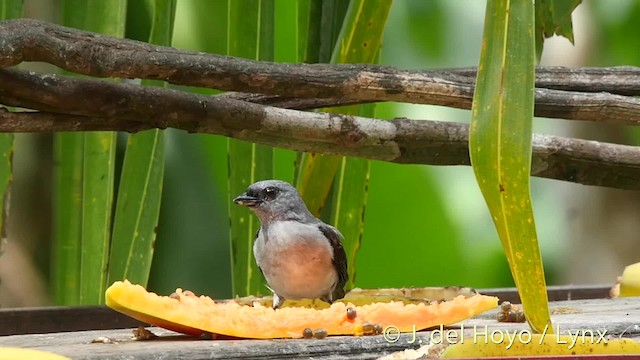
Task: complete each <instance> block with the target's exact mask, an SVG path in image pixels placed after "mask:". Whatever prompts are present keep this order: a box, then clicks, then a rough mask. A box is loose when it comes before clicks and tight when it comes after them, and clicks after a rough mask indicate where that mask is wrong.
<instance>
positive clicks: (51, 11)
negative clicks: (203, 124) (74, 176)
mask: <svg viewBox="0 0 640 360" xmlns="http://www.w3.org/2000/svg"><path fill="white" fill-rule="evenodd" d="M225 1H226V0H178V2H177V6H178V7H177V13H176V22H175V32H174V47H176V48H180V49H190V50H199V51H208V52H213V53H223V52H224V48H223V47H224V46H226V45H225V44H224V43H223V41H222V37H223V36H224V32H223V31H219V30H220V29H219V28H220V26H225V24H222V23H219V21H218V20H217V19H219V17H220V16H224V15H225V14H220V13H219V12H218V11H219V9H220V6H219V5H220V4H221V3H223V2H225ZM293 1H295V0H278V1H276V29H275V32H276V50H275V57H276V61H281V62H291V61H293V60H292V59H295V54H294V51H295V49H294V46H293V45H292V44H293V41H294V39H293V38H292V32H291V31H289V29H291V27H292V26H293V24H294V22H295V18H294V15H295V11H294V10H293V6H292V2H293ZM129 3H130V4H129V8H128V14H129V16H135V14H136V11H135V1H129ZM485 5H486V3H485V1H481V0H473V1H446V0H439V1H438V0H399V1H395V2H394V4H393V7H392V9H391V14H390V16H389V21H388V24H387V27H386V32H385V37H384V43H383V46H382V52H381V59H380V62H381V63H382V64H384V65H391V66H396V67H399V68H403V69H427V68H451V67H468V66H475V65H477V63H478V60H479V55H480V43H481V36H482V30H483V21H484V10H485ZM59 13H60V9H59V4H58V2H57V1H53V0H25V15H26V17H32V18H39V19H44V20H48V21H51V22H59ZM638 18H640V2H639V1H633V0H618V1H602V0H600V1H589V0H585V1H583V4H581V5H580V6H578V8H577V10H576V11H575V12H574V14H573V24H574V36H575V45H572V44H571V43H570V42H569V41H568V40H567V39H565V38H552V39H549V40H547V41H546V42H545V48H544V53H543V57H542V62H541V65H562V66H620V65H635V66H639V65H640V52H639V51H638V49H640V24H638V20H637V19H638ZM136 21H139V23H140V24H144V22H145V21H147V22H148V21H149V19H144V18H141V19H136ZM147 26H148V25H147ZM127 36H128V37H132V38H136V29H134V28H131V29H129V28H127ZM27 67H28V68H32V69H35V70H38V71H48V72H56V71H57V70H56V69H55V68H53V67H51V66H47V65H44V64H28V66H27ZM200 91H201V90H200ZM209 93H210V92H209ZM400 116H402V117H407V118H411V119H429V120H440V121H457V122H468V121H469V120H470V112H469V111H465V110H457V109H448V108H443V107H436V106H424V105H407V104H395V103H385V104H379V105H378V106H377V107H376V117H377V118H382V119H389V118H393V117H400ZM534 131H535V132H537V133H543V134H554V135H562V136H570V137H578V138H583V139H592V140H599V141H607V142H615V143H620V144H629V145H639V143H640V132H639V131H638V129H637V128H636V129H633V128H630V127H623V126H611V125H607V126H601V125H598V124H595V123H585V122H577V121H564V120H557V119H544V118H537V119H536V120H535V122H534ZM167 134H168V136H167V140H166V141H167V144H166V145H167V157H166V167H165V183H164V190H163V194H162V206H161V214H160V224H159V226H158V235H157V240H156V247H155V254H154V260H153V265H152V273H151V277H150V281H149V289H150V290H152V291H156V292H158V293H162V294H168V293H170V292H172V291H173V290H174V289H175V288H177V287H181V288H186V289H190V290H192V291H194V292H196V293H204V294H207V295H210V296H213V297H216V298H224V297H230V296H231V280H230V274H231V271H230V261H229V259H230V250H229V220H228V206H229V204H228V201H229V198H230V197H232V196H234V195H237V194H229V191H228V189H227V188H228V185H227V153H226V151H227V150H226V141H225V139H224V138H222V137H217V136H210V135H195V134H187V133H184V132H180V131H172V130H167ZM126 136H127V135H126V134H122V135H121V139H120V140H121V141H119V145H122V146H120V150H121V151H120V153H119V155H118V156H119V159H120V160H121V158H122V151H123V150H124V144H125V141H126ZM276 156H277V159H278V162H277V163H276V164H277V165H276V166H277V167H276V169H275V171H276V175H277V177H278V178H280V179H283V180H287V181H291V180H292V179H293V160H294V153H293V152H291V151H288V150H279V151H278V152H277V155H276ZM13 164H14V179H13V188H12V194H11V203H10V212H9V225H8V238H7V241H6V242H4V243H3V244H2V253H1V254H0V307H19V306H37V305H48V304H51V303H52V302H51V296H50V291H49V276H50V269H51V259H50V252H49V249H50V247H51V244H52V241H53V240H52V226H51V217H52V214H51V211H52V206H51V199H52V196H51V189H52V183H53V181H52V136H51V135H48V134H18V135H17V136H16V144H15V154H14V163H13ZM639 181H640V179H639ZM532 198H533V205H534V210H535V216H536V222H537V229H538V235H539V241H540V246H541V249H542V253H543V254H542V255H543V259H544V265H545V270H546V275H547V281H548V284H549V285H560V284H612V283H613V282H614V281H615V278H616V276H618V275H619V274H621V272H622V270H623V268H624V266H625V265H628V264H631V263H633V262H637V261H640V193H639V192H632V191H623V190H613V189H605V188H598V187H589V186H583V185H578V184H573V183H565V182H560V181H555V180H547V179H538V178H533V179H532ZM356 267H357V277H356V282H355V284H356V286H358V287H366V288H371V287H408V286H447V285H465V286H472V287H476V288H486V287H505V286H513V281H512V278H511V274H510V272H509V268H508V265H507V262H506V259H505V257H504V255H503V252H502V248H501V245H500V241H499V239H498V236H497V233H496V231H495V229H494V226H493V222H492V221H491V218H490V216H489V212H488V210H487V208H486V206H485V203H484V200H483V198H482V196H481V194H480V191H479V189H478V187H477V184H476V181H475V178H474V175H473V172H472V170H471V168H470V167H467V166H451V167H434V166H417V165H397V164H391V163H384V162H377V161H373V162H372V168H371V178H370V184H369V196H368V204H367V208H366V217H365V232H364V237H363V240H362V247H361V249H360V252H359V254H358V259H357V264H356Z"/></svg>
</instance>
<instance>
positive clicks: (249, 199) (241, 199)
mask: <svg viewBox="0 0 640 360" xmlns="http://www.w3.org/2000/svg"><path fill="white" fill-rule="evenodd" d="M233 202H234V203H236V204H238V205H242V206H248V207H254V206H256V205H259V204H260V203H261V202H262V200H260V199H258V198H256V197H253V196H249V195H247V194H246V193H244V194H242V195H240V196H238V197H237V198H235V199H233Z"/></svg>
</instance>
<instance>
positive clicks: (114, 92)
mask: <svg viewBox="0 0 640 360" xmlns="http://www.w3.org/2000/svg"><path fill="white" fill-rule="evenodd" d="M0 83H3V84H5V85H7V86H8V85H9V84H10V86H11V87H13V88H15V91H13V92H12V96H14V97H9V96H5V94H4V89H0V102H3V103H6V104H9V105H13V106H20V107H29V108H34V109H38V110H42V111H45V112H37V113H30V112H24V113H9V112H0V131H5V132H42V131H46V132H51V131H85V130H86V131H95V130H121V131H130V132H136V131H141V130H145V129H151V128H161V129H164V128H168V127H172V128H177V129H182V130H186V131H189V132H198V133H209V134H220V135H224V136H229V137H233V138H236V139H240V140H246V141H252V142H256V143H261V144H266V145H271V146H278V147H283V148H288V149H293V150H298V151H312V152H322V153H327V154H335V155H347V156H355V157H363V158H368V159H376V160H385V161H392V162H397V163H415V164H431V165H468V164H469V154H468V126H467V125H465V124H460V123H449V122H438V121H428V120H419V121H415V120H407V119H394V120H391V121H384V120H379V119H369V118H361V117H353V116H345V115H336V114H328V113H314V112H304V111H296V110H287V109H282V108H275V107H270V106H263V105H259V104H254V103H250V102H245V101H240V100H237V99H230V98H228V97H219V96H204V95H198V94H192V93H185V92H181V91H176V90H170V89H163V88H157V87H141V86H136V85H127V84H116V83H111V82H104V81H96V80H89V79H74V78H65V77H59V76H53V75H39V74H33V73H31V74H28V73H24V72H20V71H16V70H9V69H2V70H0ZM25 86H28V87H26V88H25ZM5 87H6V86H5ZM20 89H22V90H21V91H18V90H20ZM25 98H26V99H27V100H25ZM80 98H81V99H82V101H77V99H80ZM533 153H534V155H533V166H532V175H534V176H540V177H546V178H553V179H559V180H567V181H572V182H577V183H581V184H586V185H600V186H608V187H617V188H622V189H634V190H638V189H640V182H638V181H637V179H638V178H640V148H637V147H631V146H624V145H615V144H607V143H599V142H596V141H585V140H577V139H567V138H562V137H556V136H543V135H536V136H535V137H534V146H533Z"/></svg>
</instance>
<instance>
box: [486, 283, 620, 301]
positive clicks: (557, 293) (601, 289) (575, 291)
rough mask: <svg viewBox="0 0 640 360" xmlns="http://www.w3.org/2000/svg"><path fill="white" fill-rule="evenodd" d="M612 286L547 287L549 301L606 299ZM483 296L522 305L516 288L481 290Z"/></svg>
mask: <svg viewBox="0 0 640 360" xmlns="http://www.w3.org/2000/svg"><path fill="white" fill-rule="evenodd" d="M610 290H611V285H587V286H585V285H579V286H577V285H562V286H547V295H548V296H549V301H563V300H585V299H606V298H608V297H609V291H610ZM478 292H480V293H481V294H484V295H491V296H496V297H498V298H499V299H500V301H509V302H511V303H513V304H519V303H520V295H519V294H518V291H517V290H516V289H515V288H495V289H480V290H478Z"/></svg>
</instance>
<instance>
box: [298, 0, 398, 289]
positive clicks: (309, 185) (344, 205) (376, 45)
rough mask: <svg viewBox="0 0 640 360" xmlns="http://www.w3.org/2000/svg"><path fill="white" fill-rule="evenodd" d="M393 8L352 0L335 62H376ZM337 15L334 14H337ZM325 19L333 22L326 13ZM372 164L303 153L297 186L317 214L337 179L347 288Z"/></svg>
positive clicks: (335, 208)
mask: <svg viewBox="0 0 640 360" xmlns="http://www.w3.org/2000/svg"><path fill="white" fill-rule="evenodd" d="M390 9H391V1H387V0H376V1H364V0H354V1H351V2H350V4H349V7H348V8H347V11H346V14H345V16H344V24H343V26H342V30H341V31H340V34H339V36H338V38H337V40H336V42H335V47H334V50H333V53H332V56H331V62H332V63H375V62H377V60H378V55H379V49H380V45H381V44H382V35H383V32H384V27H385V24H386V21H387V17H388V15H389V10H390ZM336 17H337V16H333V19H335V18H336ZM323 22H324V23H329V21H328V20H324V19H323ZM325 26H326V25H325ZM321 43H322V41H321ZM320 58H322V48H321V51H320ZM374 109H375V108H374V105H373V104H370V105H366V106H348V107H341V108H339V109H337V108H336V109H326V111H328V112H339V113H342V114H349V115H363V116H373V114H374ZM370 166H371V165H370V161H369V160H364V159H356V158H344V157H337V156H327V155H318V154H306V155H305V156H303V157H302V160H301V167H300V171H299V175H298V189H299V190H300V193H301V195H302V197H303V199H304V200H305V202H306V203H307V206H308V207H309V210H310V211H311V212H312V213H314V214H316V215H318V214H320V213H321V211H322V209H323V207H324V206H325V202H326V200H327V196H328V194H329V190H330V189H331V186H332V185H333V197H332V201H331V205H332V208H331V211H330V214H331V215H330V216H329V218H330V221H329V222H330V223H331V224H333V225H334V226H336V227H337V228H338V229H340V231H341V232H342V234H343V235H344V241H343V245H344V247H345V251H346V253H347V261H348V263H349V264H350V266H349V268H348V270H349V282H348V283H347V285H346V287H347V288H352V287H353V285H354V281H355V269H356V266H355V264H356V254H357V252H358V249H359V248H360V243H361V240H362V235H363V232H364V209H365V205H366V201H367V191H368V190H367V186H368V181H369V173H370ZM336 174H337V176H335V175H336Z"/></svg>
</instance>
